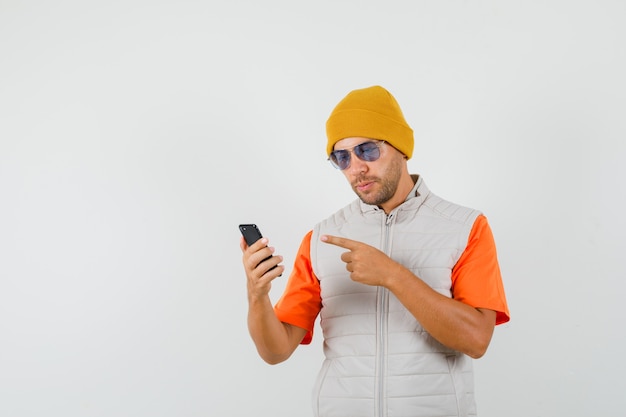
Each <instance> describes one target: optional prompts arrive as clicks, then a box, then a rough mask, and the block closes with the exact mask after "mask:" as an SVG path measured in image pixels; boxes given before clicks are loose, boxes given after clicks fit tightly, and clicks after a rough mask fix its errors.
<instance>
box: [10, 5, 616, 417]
mask: <svg viewBox="0 0 626 417" xmlns="http://www.w3.org/2000/svg"><path fill="white" fill-rule="evenodd" d="M625 20H626V6H625V3H624V2H622V1H609V0H596V1H557V0H545V1H507V2H503V1H496V0H490V1H434V0H433V1H402V2H399V1H386V2H374V1H363V0H351V1H340V0H337V1H326V0H322V1H315V2H295V1H276V0H272V1H139V0H126V1H106V2H105V1H94V2H85V1H55V2H45V1H33V2H19V1H7V0H0V416H2V417H5V416H6V417H34V416H47V417H51V416H63V417H84V416H107V417H108V416H115V417H123V416H129V417H131V416H132V417H136V416H150V417H158V416H164V417H165V416H167V417H170V416H177V417H192V416H194V417H195V416H241V415H258V416H266V415H273V416H281V417H283V416H284V417H292V416H296V415H298V416H306V415H311V411H310V410H311V406H310V393H311V388H312V386H313V382H314V379H315V377H316V374H317V371H318V369H319V366H320V364H321V360H322V352H321V345H322V340H321V337H320V334H319V332H318V333H317V334H316V337H315V338H314V340H313V343H312V344H311V345H309V346H301V347H300V348H299V349H298V350H297V351H296V352H295V354H294V355H293V356H292V357H291V358H290V360H289V361H287V362H285V363H283V364H280V365H277V366H269V365H266V364H265V363H264V362H263V361H262V360H261V359H260V358H259V357H258V355H257V353H256V350H255V348H254V345H253V344H252V342H251V340H250V338H249V336H248V332H247V327H246V313H247V300H246V287H245V276H244V273H243V268H242V266H241V252H240V249H239V239H240V235H239V232H238V230H237V225H238V224H239V223H247V222H255V223H257V224H258V225H259V227H260V228H261V230H262V231H263V233H264V234H265V235H266V236H267V237H268V238H269V239H270V241H271V245H272V246H275V247H276V251H277V253H279V254H282V255H283V256H284V257H285V265H286V267H287V273H286V274H285V275H284V276H283V277H282V278H280V279H278V280H277V281H276V282H275V283H274V286H273V288H272V293H271V296H272V299H273V300H274V301H275V300H276V299H277V298H278V296H279V295H280V292H281V290H282V288H283V287H284V284H285V281H286V276H287V274H288V272H289V271H290V270H291V264H292V262H293V258H294V255H295V253H296V250H297V247H298V245H299V243H300V240H301V239H302V237H303V236H304V234H305V233H306V232H307V231H308V230H310V229H311V228H312V227H313V225H314V224H315V223H316V222H317V221H319V220H321V219H322V218H324V217H326V216H327V215H329V214H331V213H332V212H334V211H335V210H336V209H338V208H340V207H342V206H343V205H345V204H347V203H348V202H350V201H351V200H353V199H354V198H355V196H354V194H353V193H352V191H351V190H350V188H349V186H348V184H347V183H346V182H345V179H344V178H343V176H342V174H341V173H340V172H338V171H336V170H334V169H333V168H332V167H331V166H330V165H329V163H328V162H327V161H326V155H325V152H324V151H325V131H324V123H325V121H326V118H327V117H328V115H329V113H330V111H331V110H332V108H333V107H334V106H335V104H336V103H337V102H338V101H339V100H340V99H341V98H343V96H344V95H345V94H347V93H348V92H349V91H350V90H352V89H355V88H362V87H366V86H370V85H374V84H380V85H383V86H384V87H386V88H387V89H389V90H390V91H391V92H392V94H394V95H395V97H396V98H397V100H398V101H399V103H400V105H401V106H402V108H403V111H404V114H405V116H406V118H407V120H408V121H409V123H410V124H411V125H412V127H413V129H414V131H415V137H416V143H415V153H414V157H413V158H412V159H411V160H410V161H409V165H410V168H411V171H412V172H414V173H419V174H421V175H422V176H423V177H424V178H425V180H426V182H427V183H428V185H429V187H430V188H431V189H432V190H433V191H434V192H435V193H437V194H439V195H440V196H442V197H444V198H447V199H450V200H452V201H455V202H457V203H460V204H464V205H468V206H471V207H474V208H478V209H480V210H482V211H483V212H484V213H485V214H486V215H487V217H488V219H489V222H490V224H491V227H492V229H493V232H494V235H495V238H496V242H497V246H498V254H499V260H500V265H501V269H502V273H503V277H504V283H505V289H506V292H507V297H508V301H509V305H510V309H511V315H512V320H511V321H510V322H509V323H507V324H505V325H502V326H499V327H498V328H496V331H495V334H494V337H493V341H492V343H491V346H490V348H489V351H488V352H487V354H486V356H484V357H483V358H481V359H480V360H477V361H476V362H475V368H476V390H477V400H478V407H479V414H480V415H481V416H482V417H500V416H509V417H517V416H524V417H527V416H546V417H551V416H555V415H563V416H569V417H577V416H579V417H583V416H584V417H586V416H590V415H602V416H622V415H623V413H624V411H623V410H624V409H625V408H626V397H625V396H624V394H623V391H624V388H626V385H625V384H624V378H623V375H624V373H626V361H624V360H623V353H624V352H625V351H626V340H625V337H624V331H623V322H624V319H625V318H626V313H625V309H624V303H623V301H622V298H623V297H622V292H623V291H624V289H625V287H626V285H625V284H624V278H625V277H626V273H625V272H626V268H625V267H624V265H623V255H622V252H623V249H624V243H623V237H624V232H626V227H625V220H624V218H625V216H624V210H625V209H626V193H625V192H624V187H623V184H622V183H623V181H624V179H625V178H626V168H625V167H624V162H623V161H624V157H625V156H626V149H625V148H626V145H625V142H626V141H625V139H626V117H625V116H626V82H625V81H624V74H626V48H625V47H624V40H625V39H626V29H625V26H624V21H625Z"/></svg>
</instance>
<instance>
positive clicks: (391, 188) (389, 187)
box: [351, 160, 402, 206]
mask: <svg viewBox="0 0 626 417" xmlns="http://www.w3.org/2000/svg"><path fill="white" fill-rule="evenodd" d="M401 177H402V166H401V164H400V163H398V161H397V160H394V161H393V162H392V163H391V164H390V165H389V168H388V169H387V170H386V171H385V172H384V173H383V176H382V178H378V177H368V176H366V175H363V176H359V177H357V178H356V179H355V180H354V181H353V182H352V184H351V185H352V190H353V191H354V192H355V193H356V195H357V196H359V198H360V199H361V201H363V202H364V203H365V204H369V205H372V206H380V205H382V204H384V203H386V202H387V201H389V200H391V199H392V198H393V196H394V195H395V194H396V191H397V189H398V184H400V178H401ZM364 181H374V182H376V183H377V185H379V187H380V189H379V190H378V191H374V192H371V193H370V192H365V193H361V192H359V191H358V190H357V188H356V184H358V183H360V182H364Z"/></svg>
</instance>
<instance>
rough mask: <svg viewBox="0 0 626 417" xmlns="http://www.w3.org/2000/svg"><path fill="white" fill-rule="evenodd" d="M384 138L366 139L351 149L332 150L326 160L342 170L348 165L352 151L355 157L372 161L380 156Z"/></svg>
mask: <svg viewBox="0 0 626 417" xmlns="http://www.w3.org/2000/svg"><path fill="white" fill-rule="evenodd" d="M383 143H385V141H384V140H377V141H373V140H370V141H367V142H363V143H360V144H358V145H356V146H355V147H354V148H352V149H339V150H336V151H332V152H331V153H330V156H329V157H328V160H329V161H330V163H331V164H332V165H333V166H334V167H335V168H337V169H340V170H342V171H343V170H344V169H347V168H348V167H349V166H350V154H351V153H352V152H354V154H355V155H356V157H357V158H359V159H360V160H361V161H365V162H374V161H375V160H377V159H378V158H380V147H381V146H382V144H383Z"/></svg>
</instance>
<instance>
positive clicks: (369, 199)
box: [334, 137, 404, 208]
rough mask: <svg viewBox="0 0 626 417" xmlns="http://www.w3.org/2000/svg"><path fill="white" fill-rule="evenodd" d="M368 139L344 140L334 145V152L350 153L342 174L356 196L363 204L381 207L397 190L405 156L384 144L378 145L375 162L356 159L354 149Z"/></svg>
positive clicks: (354, 138)
mask: <svg viewBox="0 0 626 417" xmlns="http://www.w3.org/2000/svg"><path fill="white" fill-rule="evenodd" d="M371 140H372V139H368V138H363V137H351V138H345V139H342V140H340V141H339V142H337V143H336V144H335V147H334V150H341V149H345V150H349V151H350V166H349V167H348V168H346V169H344V170H342V171H341V172H342V173H343V174H344V175H345V176H346V179H347V180H348V182H349V183H350V186H351V187H352V189H353V190H354V192H355V193H356V195H358V196H359V198H360V199H361V200H362V201H363V202H364V203H366V204H370V205H376V206H381V207H383V208H384V206H385V203H387V202H388V201H390V200H391V199H392V198H393V197H394V195H395V194H396V191H397V189H398V184H399V182H400V178H401V177H402V169H403V166H404V165H403V164H404V157H403V155H402V154H401V153H400V152H399V151H398V150H396V149H395V148H394V147H393V146H391V145H389V144H388V143H384V144H381V145H380V157H379V158H378V159H377V160H376V161H371V162H367V161H363V160H361V159H359V158H358V157H357V156H356V155H355V153H354V150H353V148H354V147H355V146H357V145H360V144H362V143H363V142H367V141H371Z"/></svg>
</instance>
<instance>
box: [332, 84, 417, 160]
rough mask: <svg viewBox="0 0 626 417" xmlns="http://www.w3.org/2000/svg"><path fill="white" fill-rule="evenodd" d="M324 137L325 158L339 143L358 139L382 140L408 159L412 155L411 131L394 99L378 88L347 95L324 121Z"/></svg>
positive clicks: (387, 92)
mask: <svg viewBox="0 0 626 417" xmlns="http://www.w3.org/2000/svg"><path fill="white" fill-rule="evenodd" d="M326 136H327V137H328V145H327V146H326V153H327V154H328V155H330V153H331V152H332V151H333V147H334V146H335V143H337V142H338V141H340V140H341V139H344V138H349V137H357V136H361V137H365V138H370V139H380V140H384V141H385V142H388V143H389V144H391V145H392V146H393V147H394V148H396V149H397V150H399V151H400V152H402V153H403V154H404V155H406V157H407V158H411V156H412V155H413V129H411V127H410V126H409V125H408V124H407V122H406V120H404V115H403V114H402V110H400V106H399V105H398V102H397V101H396V99H395V98H394V97H393V96H392V95H391V93H389V91H387V90H385V89H384V88H383V87H380V86H373V87H368V88H363V89H359V90H354V91H351V92H350V93H348V95H347V96H346V97H344V99H343V100H341V101H340V102H339V104H337V106H336V107H335V109H334V110H333V112H332V113H331V114H330V117H329V118H328V121H326Z"/></svg>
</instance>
